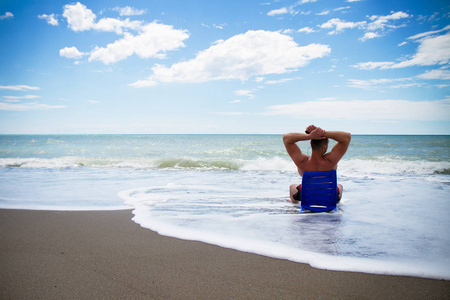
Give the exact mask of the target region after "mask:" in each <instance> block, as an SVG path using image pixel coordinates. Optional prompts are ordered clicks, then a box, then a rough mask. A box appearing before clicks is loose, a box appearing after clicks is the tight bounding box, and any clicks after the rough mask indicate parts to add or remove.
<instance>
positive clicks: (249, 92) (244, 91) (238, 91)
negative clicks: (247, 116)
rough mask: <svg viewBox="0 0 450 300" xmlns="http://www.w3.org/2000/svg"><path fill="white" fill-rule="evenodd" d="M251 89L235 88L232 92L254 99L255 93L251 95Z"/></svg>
mask: <svg viewBox="0 0 450 300" xmlns="http://www.w3.org/2000/svg"><path fill="white" fill-rule="evenodd" d="M253 92H254V91H253V90H237V91H234V94H235V95H237V96H245V97H248V98H249V99H254V98H255V95H253Z"/></svg>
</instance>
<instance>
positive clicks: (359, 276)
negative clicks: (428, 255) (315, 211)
mask: <svg viewBox="0 0 450 300" xmlns="http://www.w3.org/2000/svg"><path fill="white" fill-rule="evenodd" d="M132 217H133V215H132V213H131V210H110V211H41V210H16V209H0V224H1V235H0V249H1V257H2V258H1V271H0V274H1V275H0V282H1V283H0V285H1V287H0V298H2V299H12V298H14V299H29V298H44V299H56V298H58V299H60V298H64V299H67V298H69V299H70V298H109V299H124V298H133V299H149V298H154V299H181V298H182V299H193V298H196V299H211V298H218V299H225V298H239V299H254V298H262V299H274V298H278V299H279V298H283V299H294V298H295V299H298V298H305V299H310V298H325V299H330V298H363V299H380V298H383V299H390V298H396V299H398V298H409V299H425V298H428V299H430V298H432V299H448V298H450V281H445V280H436V279H426V278H418V277H407V276H393V275H376V274H366V273H354V272H342V271H327V270H321V269H315V268H312V267H310V266H309V265H306V264H301V263H295V262H291V261H287V260H281V259H275V258H270V257H265V256H260V255H257V254H252V253H246V252H239V251H237V250H232V249H226V248H221V247H219V246H215V245H210V244H205V243H202V242H197V241H188V240H180V239H177V238H172V237H166V236H161V235H159V234H157V233H156V232H153V231H151V230H149V229H146V228H142V227H140V226H139V225H138V224H136V223H134V222H133V221H132V220H131V218H132Z"/></svg>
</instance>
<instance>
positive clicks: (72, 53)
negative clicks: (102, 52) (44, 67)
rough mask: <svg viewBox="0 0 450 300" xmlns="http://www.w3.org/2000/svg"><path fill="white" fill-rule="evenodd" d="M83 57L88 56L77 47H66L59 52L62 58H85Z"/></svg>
mask: <svg viewBox="0 0 450 300" xmlns="http://www.w3.org/2000/svg"><path fill="white" fill-rule="evenodd" d="M83 55H86V53H83V52H80V51H79V50H78V49H77V48H76V47H65V48H63V49H61V50H59V56H62V57H67V58H73V59H79V58H81V57H83Z"/></svg>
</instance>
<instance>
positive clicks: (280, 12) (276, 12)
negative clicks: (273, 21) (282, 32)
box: [267, 7, 292, 17]
mask: <svg viewBox="0 0 450 300" xmlns="http://www.w3.org/2000/svg"><path fill="white" fill-rule="evenodd" d="M288 13H292V12H290V11H289V9H288V8H287V7H282V8H278V9H273V10H271V11H269V12H268V13H267V15H268V16H271V17H273V16H278V15H284V14H288Z"/></svg>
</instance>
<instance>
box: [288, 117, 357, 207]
mask: <svg viewBox="0 0 450 300" xmlns="http://www.w3.org/2000/svg"><path fill="white" fill-rule="evenodd" d="M305 132H306V133H295V132H294V133H286V134H285V135H283V143H284V146H285V148H286V151H287V153H288V154H289V156H290V157H291V159H292V161H293V162H294V163H295V165H296V166H297V169H298V173H299V174H300V175H303V172H316V171H330V170H336V168H337V164H338V162H339V161H340V160H341V158H342V157H343V156H344V154H345V153H346V152H347V149H348V146H349V145H350V140H351V134H350V133H348V132H343V131H325V130H323V129H321V128H319V127H316V126H314V125H310V126H308V127H307V128H306V131H305ZM329 138H330V139H333V140H335V141H336V142H337V144H336V145H335V146H334V147H333V149H331V151H330V152H329V153H326V152H327V149H328V139H329ZM307 140H310V141H311V148H312V153H311V156H309V155H306V154H304V153H302V151H301V150H300V148H299V147H298V145H297V144H296V143H297V142H300V141H307ZM338 187H339V199H338V200H340V197H341V196H342V192H343V187H342V185H340V184H339V185H338ZM300 188H301V185H300V186H299V185H295V184H293V185H291V186H290V188H289V195H290V201H291V202H294V203H296V202H298V201H299V192H300Z"/></svg>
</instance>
